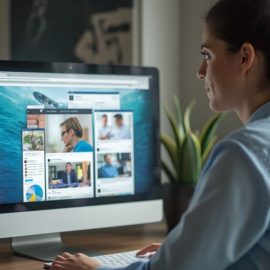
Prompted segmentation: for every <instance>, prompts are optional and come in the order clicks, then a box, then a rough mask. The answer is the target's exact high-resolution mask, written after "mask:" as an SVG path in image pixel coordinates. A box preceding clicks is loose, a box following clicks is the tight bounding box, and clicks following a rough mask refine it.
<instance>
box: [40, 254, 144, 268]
mask: <svg viewBox="0 0 270 270" xmlns="http://www.w3.org/2000/svg"><path fill="white" fill-rule="evenodd" d="M136 252H137V250H133V251H128V252H120V253H113V254H108V255H100V256H95V257H93V258H95V259H97V260H98V261H99V262H100V263H102V264H104V265H106V266H112V267H114V266H126V265H129V264H131V263H133V262H137V261H148V260H149V259H147V258H138V257H136ZM50 267H51V263H44V268H45V269H49V268H50Z"/></svg>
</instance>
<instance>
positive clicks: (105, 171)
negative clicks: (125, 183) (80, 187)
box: [100, 164, 119, 178]
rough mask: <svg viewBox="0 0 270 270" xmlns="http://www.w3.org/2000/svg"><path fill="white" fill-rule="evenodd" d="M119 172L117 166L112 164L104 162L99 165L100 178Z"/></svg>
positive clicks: (109, 176) (115, 174) (113, 175)
mask: <svg viewBox="0 0 270 270" xmlns="http://www.w3.org/2000/svg"><path fill="white" fill-rule="evenodd" d="M118 175H119V173H118V171H117V168H116V167H115V166H114V165H112V164H106V165H104V166H102V167H100V177H101V178H112V177H116V176H118Z"/></svg>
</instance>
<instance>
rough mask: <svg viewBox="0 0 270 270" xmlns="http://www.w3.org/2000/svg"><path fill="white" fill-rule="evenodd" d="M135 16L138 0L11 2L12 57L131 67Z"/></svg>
mask: <svg viewBox="0 0 270 270" xmlns="http://www.w3.org/2000/svg"><path fill="white" fill-rule="evenodd" d="M135 1H136V0H135ZM136 12H137V11H136ZM134 14H135V8H134V3H133V0H117V1H116V0H110V1H108V0H23V1H22V0H11V7H10V20H11V59H13V60H31V61H54V62H56V61H65V62H85V63H101V64H107V63H110V64H132V63H134V57H133V55H134V53H133V50H134V44H135V43H134V25H133V22H134V16H135V15H134Z"/></svg>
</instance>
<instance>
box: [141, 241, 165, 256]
mask: <svg viewBox="0 0 270 270" xmlns="http://www.w3.org/2000/svg"><path fill="white" fill-rule="evenodd" d="M160 246H161V244H160V243H152V244H151V245H149V246H147V247H145V248H143V249H141V250H139V251H138V252H137V253H136V256H137V257H144V258H149V259H150V258H151V257H153V256H154V255H155V253H156V251H157V250H158V249H159V248H160Z"/></svg>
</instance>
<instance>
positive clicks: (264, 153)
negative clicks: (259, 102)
mask: <svg viewBox="0 0 270 270" xmlns="http://www.w3.org/2000/svg"><path fill="white" fill-rule="evenodd" d="M101 269H103V270H105V269H107V268H103V267H101V268H100V270H101ZM113 269H125V270H131V269H132V270H146V269H148V270H178V269H179V270H269V269H270V102H268V103H266V104H264V105H263V106H261V107H260V108H259V109H258V110H257V111H256V112H255V113H254V114H253V115H252V117H251V118H250V120H249V122H248V123H247V124H246V125H245V126H244V127H243V128H241V129H239V130H237V131H235V132H233V133H231V134H230V135H229V136H227V137H226V138H225V139H223V140H222V141H220V142H219V143H218V144H217V145H216V146H215V147H214V149H213V151H212V153H211V155H210V157H209V159H208V161H207V163H206V165H205V167H204V169H203V171H202V173H201V176H200V180H199V182H198V184H197V186H196V190H195V193H194V195H193V198H192V200H191V203H190V205H189V208H188V210H187V211H186V213H185V214H184V215H183V217H182V219H181V221H180V223H179V224H178V225H177V226H176V227H175V228H174V229H173V230H172V231H171V232H170V234H169V235H168V237H167V238H166V239H165V241H164V243H163V245H162V246H161V248H160V250H159V251H158V252H157V253H156V255H155V256H154V257H153V258H152V259H151V260H150V261H149V262H148V263H137V264H136V265H135V264H133V265H130V266H127V267H125V268H113Z"/></svg>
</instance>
